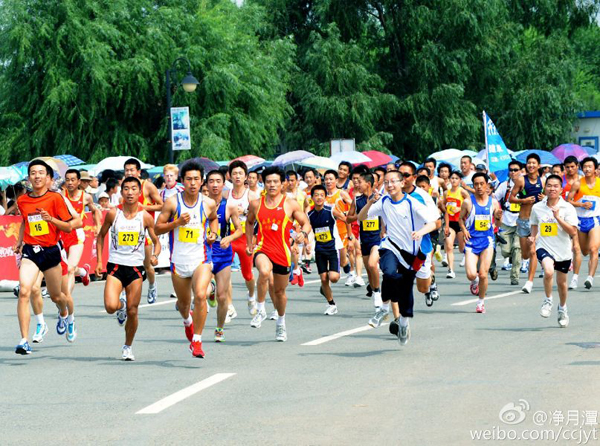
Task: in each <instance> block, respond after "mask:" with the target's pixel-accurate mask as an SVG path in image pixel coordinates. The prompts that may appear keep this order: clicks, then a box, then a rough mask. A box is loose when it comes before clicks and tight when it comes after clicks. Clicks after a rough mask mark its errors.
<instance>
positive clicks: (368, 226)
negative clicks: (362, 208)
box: [362, 218, 379, 231]
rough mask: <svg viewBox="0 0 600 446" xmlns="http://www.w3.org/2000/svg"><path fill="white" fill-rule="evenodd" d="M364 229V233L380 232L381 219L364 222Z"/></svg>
mask: <svg viewBox="0 0 600 446" xmlns="http://www.w3.org/2000/svg"><path fill="white" fill-rule="evenodd" d="M362 229H363V231H379V219H378V218H373V219H371V220H363V222H362Z"/></svg>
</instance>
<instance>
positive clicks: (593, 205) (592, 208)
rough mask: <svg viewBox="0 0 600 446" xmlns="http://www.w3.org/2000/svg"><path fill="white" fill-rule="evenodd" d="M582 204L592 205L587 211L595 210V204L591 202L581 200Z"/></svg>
mask: <svg viewBox="0 0 600 446" xmlns="http://www.w3.org/2000/svg"><path fill="white" fill-rule="evenodd" d="M581 202H582V203H592V207H591V208H589V209H588V211H594V210H596V202H595V201H592V200H581Z"/></svg>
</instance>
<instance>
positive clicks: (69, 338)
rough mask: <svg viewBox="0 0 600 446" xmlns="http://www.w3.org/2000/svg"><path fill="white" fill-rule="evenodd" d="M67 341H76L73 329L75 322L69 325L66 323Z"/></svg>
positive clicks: (75, 333) (75, 332)
mask: <svg viewBox="0 0 600 446" xmlns="http://www.w3.org/2000/svg"><path fill="white" fill-rule="evenodd" d="M65 335H66V338H67V341H69V342H75V339H77V329H76V328H75V321H73V322H71V323H70V324H69V323H67V332H66V333H65Z"/></svg>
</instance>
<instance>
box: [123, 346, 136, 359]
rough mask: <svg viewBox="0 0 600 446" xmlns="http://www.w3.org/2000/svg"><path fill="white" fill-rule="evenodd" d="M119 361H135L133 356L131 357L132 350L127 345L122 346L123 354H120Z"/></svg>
mask: <svg viewBox="0 0 600 446" xmlns="http://www.w3.org/2000/svg"><path fill="white" fill-rule="evenodd" d="M121 359H122V360H123V361H135V356H133V350H132V349H131V347H130V346H129V345H124V346H123V352H122V353H121Z"/></svg>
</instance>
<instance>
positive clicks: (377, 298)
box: [373, 291, 383, 308]
mask: <svg viewBox="0 0 600 446" xmlns="http://www.w3.org/2000/svg"><path fill="white" fill-rule="evenodd" d="M382 305H383V300H381V291H373V306H374V307H375V308H381V306H382Z"/></svg>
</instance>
